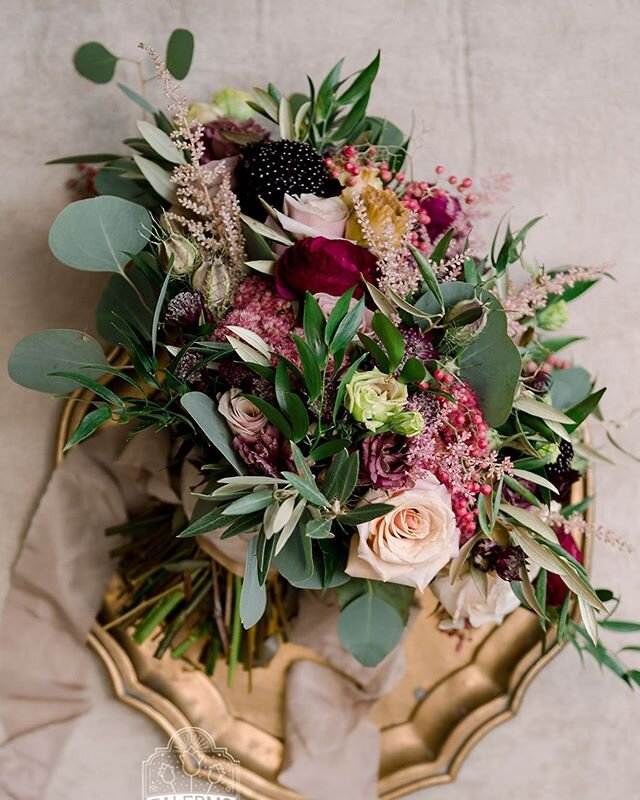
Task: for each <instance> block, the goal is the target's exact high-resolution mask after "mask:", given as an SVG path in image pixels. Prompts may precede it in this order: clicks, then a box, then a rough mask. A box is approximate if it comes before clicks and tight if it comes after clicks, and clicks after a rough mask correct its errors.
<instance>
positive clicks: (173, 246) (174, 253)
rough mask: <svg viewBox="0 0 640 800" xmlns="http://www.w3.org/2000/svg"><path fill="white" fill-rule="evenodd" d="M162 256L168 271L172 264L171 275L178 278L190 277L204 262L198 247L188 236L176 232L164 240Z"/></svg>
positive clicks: (161, 246) (161, 248)
mask: <svg viewBox="0 0 640 800" xmlns="http://www.w3.org/2000/svg"><path fill="white" fill-rule="evenodd" d="M160 254H161V258H162V263H163V264H164V266H165V268H166V269H168V268H169V264H171V273H172V274H173V275H176V276H183V275H190V274H191V273H192V272H193V271H194V270H195V269H197V267H198V266H199V265H200V263H201V262H202V255H201V253H200V250H199V248H198V247H197V245H195V244H194V243H193V242H192V241H191V240H190V239H187V237H186V236H183V235H182V234H180V233H175V232H172V233H170V234H169V236H168V237H167V238H166V239H164V240H163V242H162V244H161V245H160ZM172 259H173V260H172Z"/></svg>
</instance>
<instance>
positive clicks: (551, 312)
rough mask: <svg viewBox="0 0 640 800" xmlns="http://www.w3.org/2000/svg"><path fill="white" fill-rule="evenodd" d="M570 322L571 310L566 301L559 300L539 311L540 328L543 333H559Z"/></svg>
mask: <svg viewBox="0 0 640 800" xmlns="http://www.w3.org/2000/svg"><path fill="white" fill-rule="evenodd" d="M568 321H569V309H568V308H567V304H566V302H565V301H564V300H558V301H557V302H556V303H551V305H548V306H547V307H546V308H543V309H542V310H541V311H538V326H539V327H540V328H542V330H543V331H559V330H560V328H562V327H564V326H565V325H566V324H567V322H568Z"/></svg>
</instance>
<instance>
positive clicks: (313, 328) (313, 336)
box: [302, 292, 327, 365]
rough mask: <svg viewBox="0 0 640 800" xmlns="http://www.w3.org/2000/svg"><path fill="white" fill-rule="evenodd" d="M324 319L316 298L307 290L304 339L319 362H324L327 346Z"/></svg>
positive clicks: (303, 325) (303, 323)
mask: <svg viewBox="0 0 640 800" xmlns="http://www.w3.org/2000/svg"><path fill="white" fill-rule="evenodd" d="M325 326H326V320H325V317H324V314H323V313H322V309H321V308H320V305H319V304H318V301H317V300H316V298H315V297H314V296H313V295H312V294H311V293H310V292H307V293H306V294H305V298H304V314H303V321H302V327H303V330H304V340H305V342H306V343H307V344H308V345H309V347H310V348H311V350H313V352H314V353H315V355H316V358H317V359H318V363H319V364H321V365H322V364H324V363H325V359H326V353H327V348H326V345H325Z"/></svg>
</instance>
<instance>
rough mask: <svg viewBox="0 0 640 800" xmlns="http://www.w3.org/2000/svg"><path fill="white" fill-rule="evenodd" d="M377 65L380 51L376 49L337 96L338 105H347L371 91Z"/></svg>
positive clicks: (378, 65) (378, 64)
mask: <svg viewBox="0 0 640 800" xmlns="http://www.w3.org/2000/svg"><path fill="white" fill-rule="evenodd" d="M379 67H380V51H379V50H378V52H377V53H376V55H375V58H374V59H373V61H372V62H371V63H370V64H368V65H367V66H366V67H365V68H364V69H363V70H361V71H360V72H359V73H358V75H357V76H356V77H355V79H354V81H353V83H352V84H351V86H349V88H348V89H347V90H346V91H345V92H343V93H342V94H341V95H340V96H339V97H338V99H337V101H336V102H337V104H338V105H339V106H348V105H349V104H351V103H354V102H355V101H356V100H359V99H360V98H361V97H362V96H363V95H368V94H369V92H370V91H371V85H372V84H373V82H374V80H375V78H376V75H377V74H378V69H379Z"/></svg>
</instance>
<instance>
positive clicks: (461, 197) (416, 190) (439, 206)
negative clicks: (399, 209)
mask: <svg viewBox="0 0 640 800" xmlns="http://www.w3.org/2000/svg"><path fill="white" fill-rule="evenodd" d="M444 171H445V169H444V167H443V166H437V167H436V168H435V173H436V177H435V179H433V180H432V181H412V182H411V183H407V184H406V186H405V188H404V192H403V193H402V201H403V203H404V205H405V206H406V207H407V208H408V209H409V210H410V211H413V212H414V213H415V214H416V216H417V225H416V228H415V230H414V231H413V232H412V234H411V243H412V244H413V245H414V246H415V247H417V248H418V249H419V250H421V251H422V252H424V253H427V254H428V253H430V252H431V250H432V249H433V246H434V245H435V243H436V242H437V241H438V239H439V238H440V237H441V236H442V235H443V234H444V233H446V231H447V230H449V228H455V227H456V226H457V227H458V228H459V229H460V234H461V236H462V237H464V238H466V235H467V233H468V228H469V227H470V226H469V224H468V222H467V221H466V220H465V214H464V211H463V210H462V209H463V204H465V205H472V204H473V203H475V202H476V199H477V198H476V196H475V195H474V194H473V193H472V192H471V191H470V189H471V187H472V186H473V181H472V180H471V178H463V179H462V180H458V178H457V177H456V176H455V175H449V176H448V178H447V179H446V181H447V183H448V184H449V186H441V185H439V180H440V176H441V175H442V174H444Z"/></svg>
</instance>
